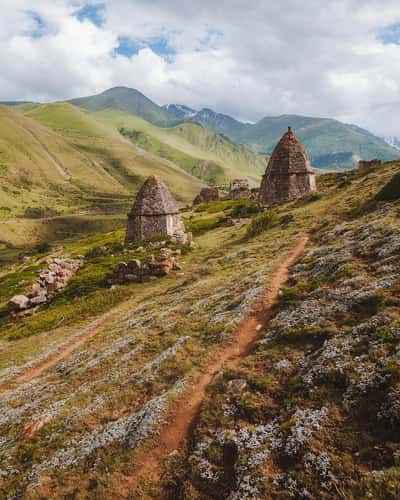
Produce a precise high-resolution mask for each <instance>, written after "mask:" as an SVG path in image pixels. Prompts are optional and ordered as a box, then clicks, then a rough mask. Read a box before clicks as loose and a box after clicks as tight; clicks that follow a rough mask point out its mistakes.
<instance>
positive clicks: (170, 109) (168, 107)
mask: <svg viewBox="0 0 400 500" xmlns="http://www.w3.org/2000/svg"><path fill="white" fill-rule="evenodd" d="M162 108H163V109H164V110H165V111H166V112H167V113H168V114H170V115H172V116H175V118H179V119H184V118H191V117H193V116H195V115H196V113H197V111H196V110H195V109H192V108H189V107H188V106H185V105H184V104H165V105H164V106H162Z"/></svg>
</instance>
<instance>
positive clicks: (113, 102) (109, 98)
mask: <svg viewBox="0 0 400 500" xmlns="http://www.w3.org/2000/svg"><path fill="white" fill-rule="evenodd" d="M69 102H70V103H71V104H74V105H75V106H80V107H82V108H84V109H87V110H89V111H102V110H104V109H109V108H113V109H118V110H120V111H123V112H125V113H129V114H131V115H135V116H140V117H141V118H143V119H144V120H146V121H148V122H150V123H154V124H157V125H170V124H171V123H173V122H175V121H176V119H175V118H173V117H171V115H169V114H168V113H167V112H166V111H165V110H164V109H163V108H162V107H161V106H158V104H156V103H154V102H153V101H151V100H150V99H148V98H147V97H146V96H144V95H143V94H142V93H141V92H139V91H138V90H135V89H130V88H127V87H115V88H112V89H108V90H106V91H105V92H102V93H101V94H97V95H93V96H89V97H81V98H78V99H71V100H70V101H69Z"/></svg>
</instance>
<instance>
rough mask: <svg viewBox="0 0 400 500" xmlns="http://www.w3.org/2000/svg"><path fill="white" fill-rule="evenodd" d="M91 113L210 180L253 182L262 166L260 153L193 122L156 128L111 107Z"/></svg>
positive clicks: (262, 161) (212, 182) (133, 138)
mask: <svg viewBox="0 0 400 500" xmlns="http://www.w3.org/2000/svg"><path fill="white" fill-rule="evenodd" d="M94 116H95V117H96V119H98V120H100V121H102V122H104V123H107V124H108V125H111V126H112V127H114V128H115V129H118V130H121V129H124V133H125V135H126V136H128V137H129V138H130V139H131V140H132V141H133V142H134V143H135V144H137V145H139V146H140V147H143V148H144V149H146V150H147V151H150V152H152V153H154V154H157V155H159V156H161V157H164V158H167V159H169V160H171V161H174V162H176V163H177V164H178V165H179V166H181V167H182V168H184V169H185V170H186V171H187V172H190V173H191V174H193V175H196V176H197V177H200V178H202V179H204V180H206V181H207V182H209V183H211V184H219V185H220V184H227V183H228V182H229V180H230V179H233V178H235V177H244V176H247V177H249V178H251V179H253V181H255V182H254V183H255V184H257V183H258V182H259V179H260V176H261V175H262V174H263V173H264V170H265V158H264V157H262V156H261V155H257V154H255V153H254V152H253V151H251V150H250V149H249V148H247V147H245V146H240V145H237V144H235V143H232V142H231V141H230V140H229V139H227V138H225V137H223V136H222V135H220V134H216V133H214V132H212V131H211V130H209V129H207V128H205V127H202V126H200V125H198V124H195V123H183V124H180V125H176V126H174V127H169V128H160V127H156V126H155V125H152V124H150V123H148V122H146V121H144V120H142V119H141V118H139V117H136V116H132V115H129V114H126V113H123V112H121V111H118V110H114V109H108V110H105V111H102V112H99V113H95V114H94Z"/></svg>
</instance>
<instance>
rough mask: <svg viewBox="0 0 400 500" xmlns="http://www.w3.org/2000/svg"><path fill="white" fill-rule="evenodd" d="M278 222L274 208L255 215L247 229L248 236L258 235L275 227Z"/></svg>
mask: <svg viewBox="0 0 400 500" xmlns="http://www.w3.org/2000/svg"><path fill="white" fill-rule="evenodd" d="M277 224H278V217H277V215H276V213H275V211H274V210H272V209H270V210H267V211H266V212H263V213H262V214H260V215H258V216H257V217H255V218H254V219H253V220H252V221H251V223H250V225H249V226H248V228H247V231H246V237H247V238H253V237H254V236H258V235H259V234H261V233H263V232H264V231H268V229H271V228H273V227H274V226H276V225H277Z"/></svg>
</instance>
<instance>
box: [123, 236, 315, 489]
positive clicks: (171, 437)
mask: <svg viewBox="0 0 400 500" xmlns="http://www.w3.org/2000/svg"><path fill="white" fill-rule="evenodd" d="M308 240H309V235H308V234H304V235H303V236H302V237H301V238H300V239H299V241H298V242H297V243H296V245H295V246H294V247H293V248H292V249H291V250H290V252H289V254H288V255H286V256H285V258H284V259H283V260H282V261H281V262H280V263H279V264H278V267H277V268H276V270H275V271H274V273H273V274H272V276H271V279H270V281H269V282H268V286H267V287H266V288H265V292H264V295H263V298H262V299H261V301H260V302H258V303H256V304H254V307H253V309H252V312H251V313H250V315H249V316H248V317H247V318H245V319H244V320H243V321H242V322H241V323H240V324H239V325H238V327H237V329H236V331H235V333H234V334H233V336H232V339H231V343H230V344H229V345H227V346H224V347H223V348H222V349H220V350H218V351H217V353H216V354H215V356H214V357H213V361H212V362H211V363H210V364H209V365H207V367H206V368H205V369H204V370H203V371H202V373H201V374H200V375H199V377H198V378H197V380H196V381H195V382H194V383H193V384H191V385H190V386H189V387H188V388H187V389H186V390H185V393H184V395H183V396H182V398H180V399H179V400H178V401H176V402H175V404H174V405H173V408H172V409H171V412H170V414H169V418H168V422H169V423H167V424H166V425H165V426H164V427H162V428H161V430H160V434H159V436H158V437H157V438H156V441H155V443H154V447H153V448H152V449H150V450H147V451H146V452H144V453H143V456H140V457H139V459H138V462H139V466H138V468H137V469H136V471H135V472H134V473H133V474H132V476H130V477H124V479H123V480H122V479H121V478H119V481H122V483H123V484H121V482H120V483H119V485H118V490H119V491H120V492H121V493H122V495H123V496H124V497H125V495H126V497H130V498H131V495H132V493H133V492H135V491H136V490H137V488H138V486H139V483H140V480H141V479H142V478H145V479H147V480H150V481H154V482H156V481H158V480H159V479H160V478H159V470H158V466H159V465H160V463H161V461H162V459H163V458H165V457H166V456H168V455H169V454H170V453H172V452H173V451H175V450H176V449H177V448H178V447H179V445H180V444H181V442H182V441H183V440H184V439H185V437H187V435H188V432H189V429H190V426H191V423H192V422H193V420H194V418H195V417H196V415H197V414H198V412H199V410H200V406H201V404H202V402H203V400H204V397H205V393H206V389H207V386H208V385H210V384H211V382H212V380H213V378H214V377H215V375H216V374H217V373H218V372H220V371H221V369H222V368H223V367H231V368H233V367H235V366H236V365H238V364H239V363H240V360H241V357H242V356H244V355H246V354H247V353H248V351H249V350H250V349H251V346H252V344H253V343H254V341H255V340H257V338H258V336H259V332H260V327H259V325H260V324H261V325H263V326H265V325H266V324H267V323H268V321H269V320H270V317H271V311H272V307H273V306H274V305H275V304H276V302H277V299H278V292H279V289H280V288H281V287H282V286H283V285H284V284H285V282H286V281H287V279H288V277H289V267H290V266H291V265H292V264H293V263H294V261H295V260H296V259H297V258H298V257H299V256H300V255H301V254H302V253H303V251H304V248H305V246H306V244H307V242H308Z"/></svg>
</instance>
